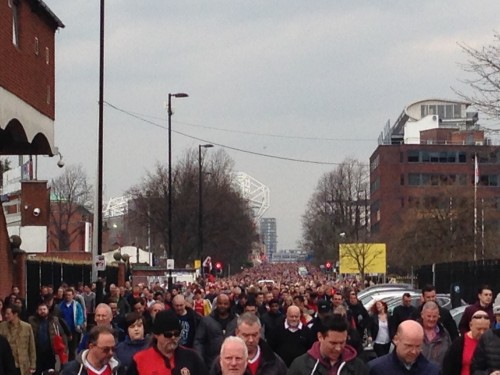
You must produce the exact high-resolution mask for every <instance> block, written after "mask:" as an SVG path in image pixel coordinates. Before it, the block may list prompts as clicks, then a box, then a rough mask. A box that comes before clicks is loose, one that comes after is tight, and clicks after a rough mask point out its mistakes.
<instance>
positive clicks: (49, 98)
mask: <svg viewBox="0 0 500 375" xmlns="http://www.w3.org/2000/svg"><path fill="white" fill-rule="evenodd" d="M51 99H52V98H51V92H50V85H47V104H50V101H51Z"/></svg>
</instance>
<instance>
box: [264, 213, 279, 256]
mask: <svg viewBox="0 0 500 375" xmlns="http://www.w3.org/2000/svg"><path fill="white" fill-rule="evenodd" d="M276 231H277V228H276V219H275V218H271V217H266V218H262V219H260V239H261V241H262V242H263V243H264V245H265V248H266V255H267V259H268V260H269V261H271V262H272V261H273V256H274V254H275V253H276V252H277V250H278V235H277V233H276Z"/></svg>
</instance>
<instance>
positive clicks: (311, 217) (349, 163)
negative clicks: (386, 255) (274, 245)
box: [302, 159, 369, 262]
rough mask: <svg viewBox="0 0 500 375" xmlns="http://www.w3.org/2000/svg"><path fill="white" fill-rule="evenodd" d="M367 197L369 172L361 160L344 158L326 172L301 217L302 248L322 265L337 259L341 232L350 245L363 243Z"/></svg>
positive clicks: (365, 229) (365, 236)
mask: <svg viewBox="0 0 500 375" xmlns="http://www.w3.org/2000/svg"><path fill="white" fill-rule="evenodd" d="M367 196H368V170H367V166H366V165H364V164H362V163H361V162H360V161H358V160H356V159H346V160H345V161H343V162H342V163H341V164H340V165H339V166H338V167H337V168H336V169H335V170H333V171H331V172H328V173H325V174H324V175H323V176H322V177H321V178H320V180H319V182H318V185H317V187H316V190H315V192H314V193H313V196H312V197H311V199H310V200H309V205H308V206H309V207H308V209H307V210H306V213H305V214H304V216H303V218H302V228H303V241H302V247H303V248H304V249H305V250H307V251H309V252H312V253H313V254H314V255H315V257H316V259H317V260H318V261H320V262H322V261H323V260H325V259H332V260H334V259H337V256H338V254H337V253H338V251H337V249H338V244H339V235H340V233H343V234H344V236H345V238H346V239H349V240H350V241H352V242H358V241H360V240H364V241H366V240H367V238H368V230H367V229H368V221H367V218H368V216H369V214H368V205H367ZM363 216H364V223H363V222H362V219H363Z"/></svg>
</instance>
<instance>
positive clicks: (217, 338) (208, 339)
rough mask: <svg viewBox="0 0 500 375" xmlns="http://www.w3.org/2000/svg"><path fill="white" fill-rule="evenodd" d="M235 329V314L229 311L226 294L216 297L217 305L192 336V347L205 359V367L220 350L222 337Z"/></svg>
mask: <svg viewBox="0 0 500 375" xmlns="http://www.w3.org/2000/svg"><path fill="white" fill-rule="evenodd" d="M235 329H236V316H235V315H233V314H231V312H230V302H229V297H228V295H227V294H220V295H219V296H218V297H217V307H216V308H215V309H214V310H213V311H212V313H211V314H210V315H209V316H205V317H204V318H203V319H202V320H201V322H200V324H199V325H198V328H197V329H196V334H195V337H194V345H193V348H194V350H196V351H197V352H198V354H200V356H201V357H202V358H203V360H204V361H205V364H206V366H207V368H210V366H212V363H213V361H214V359H215V357H217V355H218V354H219V352H220V347H221V345H222V342H223V341H224V338H225V337H227V336H231V335H233V334H234V331H235Z"/></svg>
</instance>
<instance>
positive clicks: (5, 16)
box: [0, 0, 55, 119]
mask: <svg viewBox="0 0 500 375" xmlns="http://www.w3.org/2000/svg"><path fill="white" fill-rule="evenodd" d="M18 14H19V18H18V19H19V47H16V46H14V44H13V43H12V23H13V18H12V9H11V8H10V7H9V5H8V1H7V0H2V1H0V56H1V57H2V63H1V64H0V86H2V87H4V88H5V89H7V90H8V91H10V92H12V93H13V94H14V95H16V96H18V97H19V98H21V99H22V100H24V101H25V102H27V103H29V104H30V105H32V106H33V107H34V108H36V109H37V110H38V111H40V112H41V113H43V114H44V115H46V116H48V117H49V118H51V119H54V108H55V106H54V95H55V94H54V93H55V91H54V83H55V82H54V75H55V73H54V72H55V66H54V46H55V43H54V33H55V29H54V28H53V26H51V25H50V24H49V23H48V22H47V19H46V18H45V16H41V15H39V14H37V13H35V12H33V11H32V9H31V7H30V5H29V4H28V1H27V0H21V1H19V5H18ZM35 37H36V38H38V55H36V53H35ZM46 48H48V52H49V53H48V55H49V58H48V64H47V63H46ZM48 97H49V101H48V102H47V100H48Z"/></svg>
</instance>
